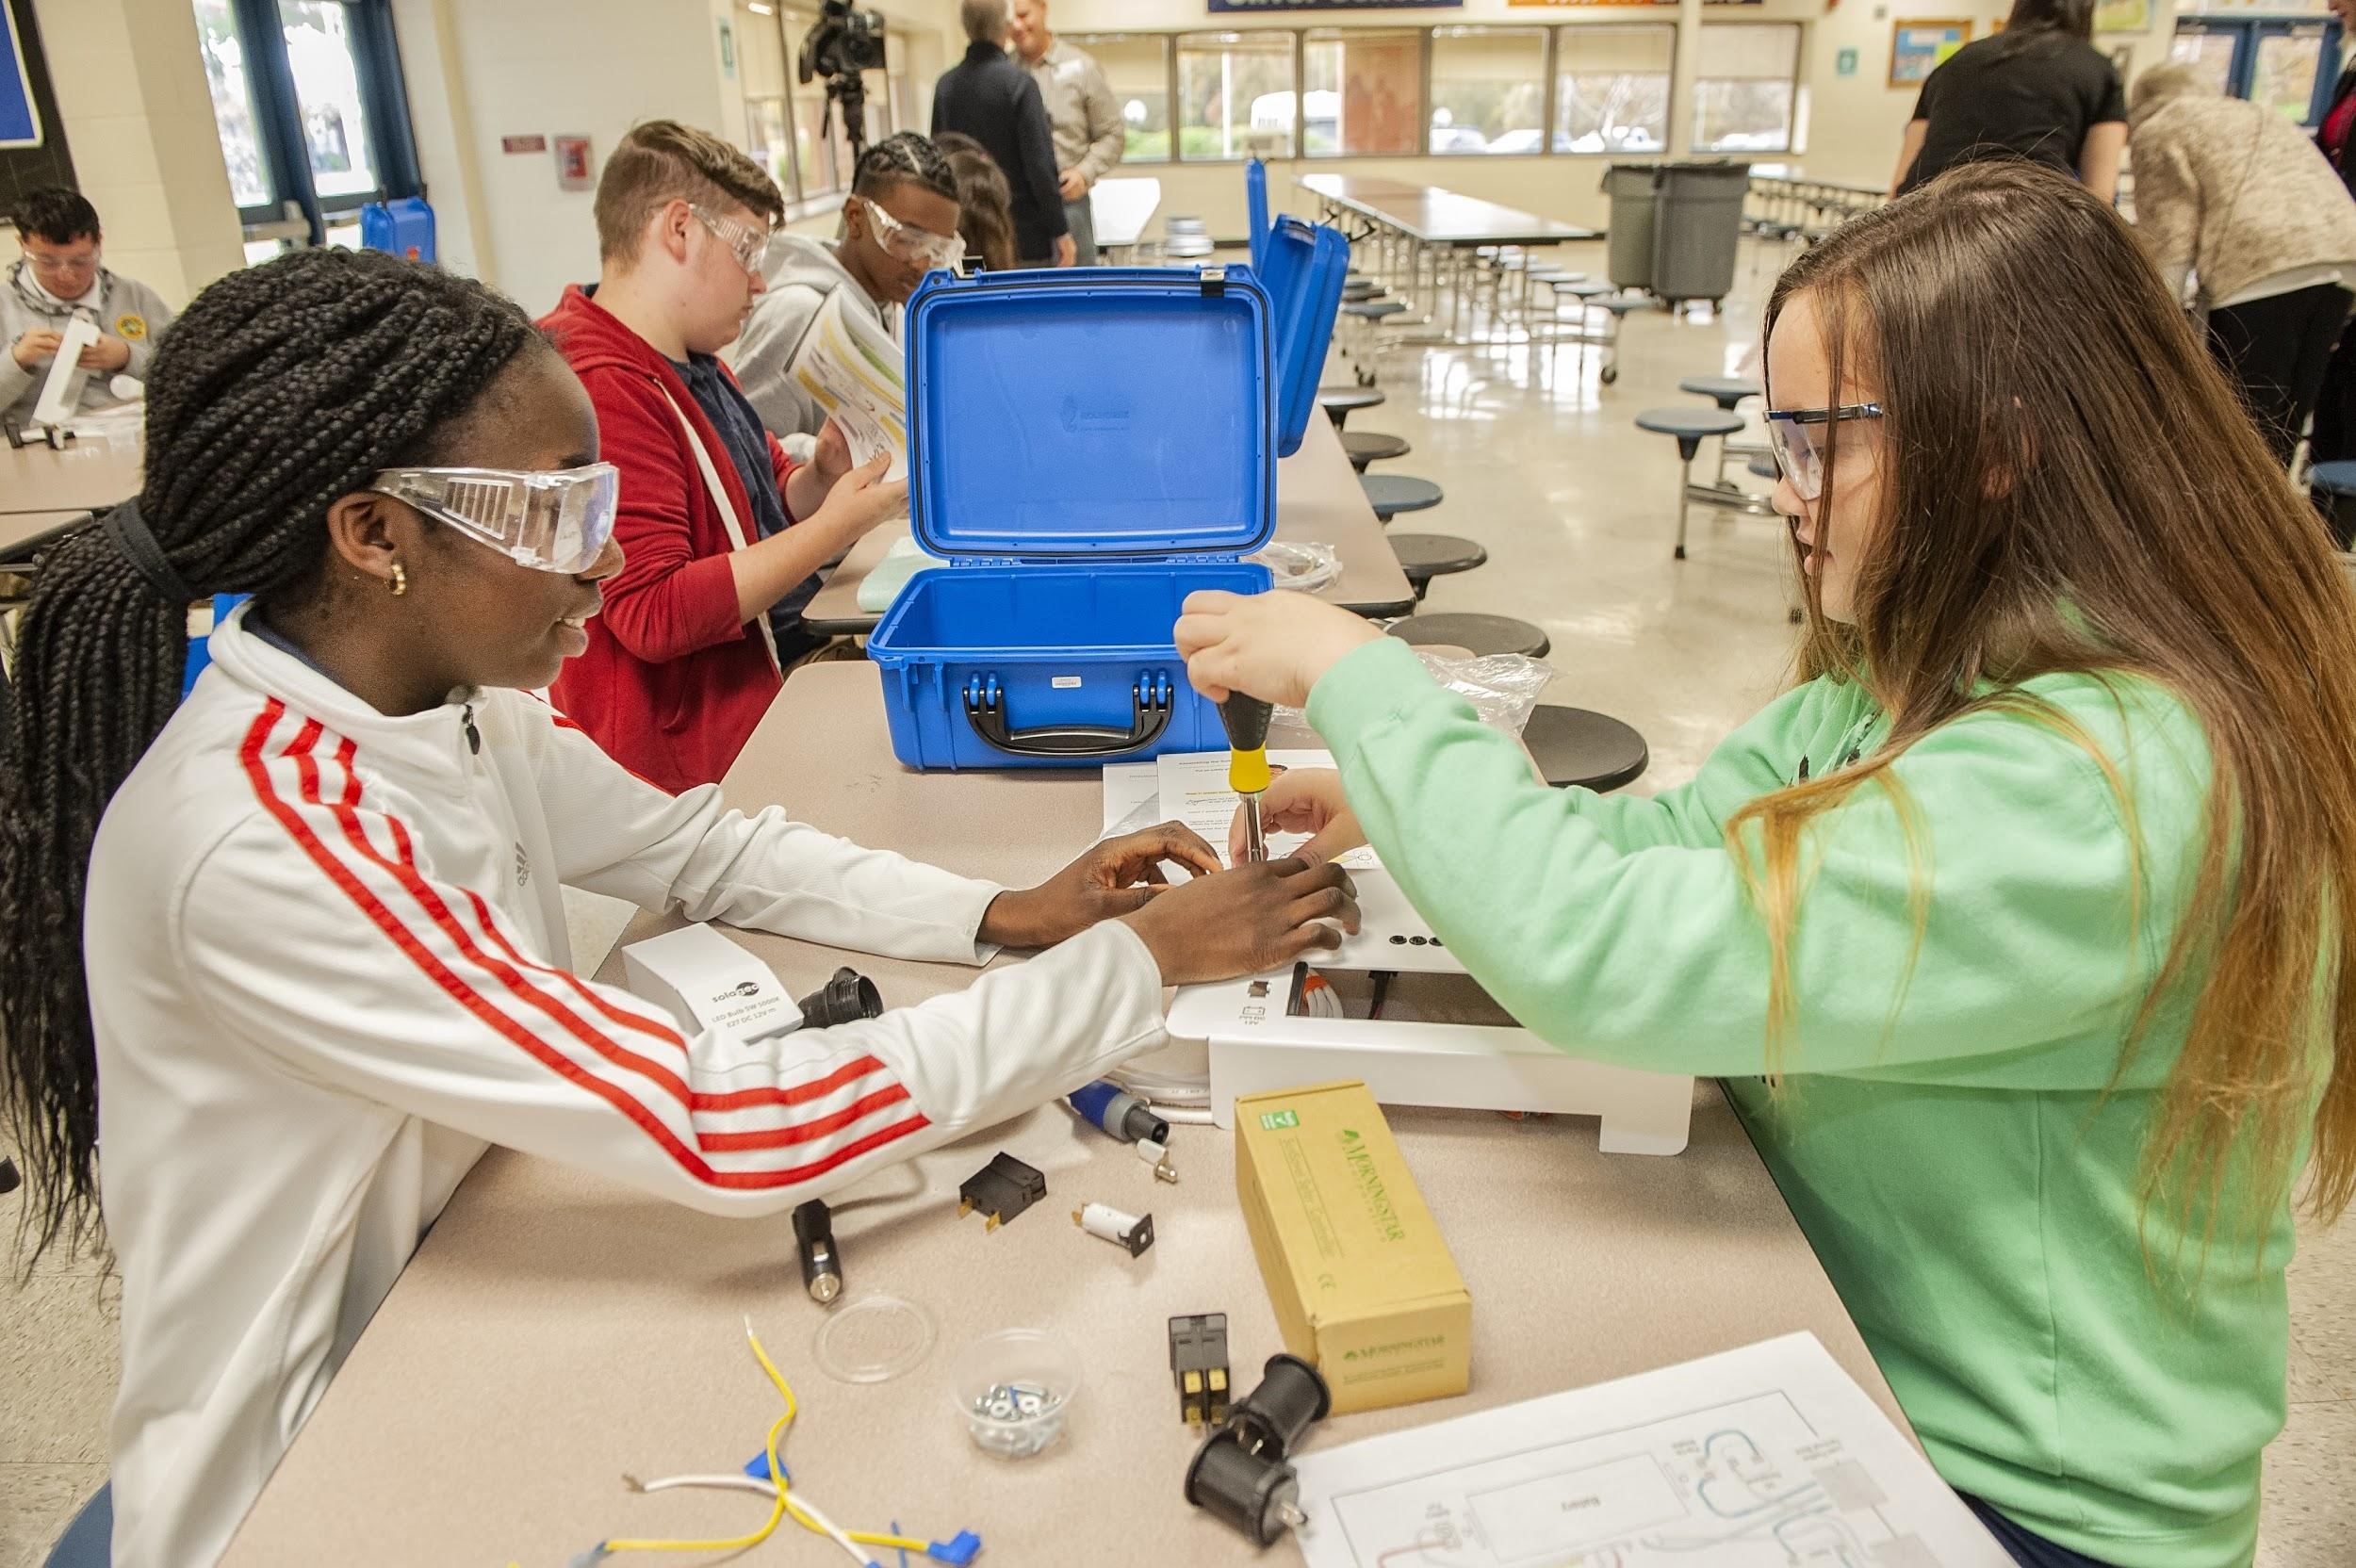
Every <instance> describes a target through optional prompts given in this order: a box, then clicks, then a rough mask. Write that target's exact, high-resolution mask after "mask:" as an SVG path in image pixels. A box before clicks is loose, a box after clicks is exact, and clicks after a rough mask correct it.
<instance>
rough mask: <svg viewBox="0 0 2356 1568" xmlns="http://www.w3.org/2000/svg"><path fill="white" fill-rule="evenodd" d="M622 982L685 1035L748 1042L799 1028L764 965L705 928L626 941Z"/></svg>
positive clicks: (793, 1008) (795, 1009)
mask: <svg viewBox="0 0 2356 1568" xmlns="http://www.w3.org/2000/svg"><path fill="white" fill-rule="evenodd" d="M622 978H623V983H624V984H625V985H627V986H628V987H629V988H630V991H631V992H632V993H633V994H634V995H638V996H643V997H645V998H646V1000H647V1001H649V1002H652V1003H656V1004H658V1005H662V1006H663V1007H666V1008H668V1009H669V1010H670V1012H671V1016H672V1017H674V1018H676V1019H678V1020H679V1024H680V1027H682V1028H684V1029H687V1030H688V1031H690V1032H691V1033H693V1032H698V1031H701V1030H704V1029H718V1030H721V1031H724V1032H725V1033H727V1034H729V1035H732V1036H734V1037H736V1038H737V1039H738V1040H740V1041H746V1042H749V1041H752V1040H757V1039H765V1038H767V1037H770V1036H772V1035H783V1034H787V1033H789V1032H791V1031H793V1030H795V1029H798V1028H800V1027H801V1026H802V1010H801V1008H800V1007H799V1006H797V1005H795V1004H794V999H793V998H792V997H790V996H788V995H786V994H785V988H784V987H783V986H782V985H780V984H779V983H778V981H777V976H776V975H775V974H774V973H772V972H770V969H769V966H768V965H767V964H764V963H762V962H761V960H760V959H759V958H756V957H754V956H752V954H750V953H749V952H747V951H745V950H744V948H743V947H740V946H739V945H737V944H736V943H735V942H732V941H730V940H729V939H728V938H727V937H725V936H723V935H722V934H721V933H719V932H717V931H715V930H713V929H712V927H711V926H709V925H687V926H681V927H680V928H679V930H677V931H666V932H664V933H663V935H662V936H660V937H648V938H647V939H646V940H645V941H641V942H631V943H630V945H629V946H628V947H625V948H623V949H622Z"/></svg>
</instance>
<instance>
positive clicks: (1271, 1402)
mask: <svg viewBox="0 0 2356 1568" xmlns="http://www.w3.org/2000/svg"><path fill="white" fill-rule="evenodd" d="M1332 1410H1333V1392H1332V1391H1331V1390H1330V1389H1328V1388H1327V1387H1326V1386H1325V1379H1324V1377H1323V1376H1322V1375H1321V1374H1320V1373H1319V1372H1318V1371H1317V1368H1316V1367H1314V1366H1312V1365H1310V1364H1308V1363H1307V1362H1305V1361H1303V1360H1301V1358H1300V1357H1299V1356H1295V1355H1287V1354H1284V1353H1283V1352H1279V1353H1278V1354H1276V1355H1273V1356H1270V1357H1268V1364H1267V1365H1266V1366H1264V1367H1262V1368H1261V1369H1260V1386H1259V1387H1257V1388H1255V1389H1253V1390H1252V1396H1251V1397H1250V1398H1247V1399H1245V1400H1243V1401H1241V1402H1240V1403H1238V1404H1236V1405H1235V1407H1233V1408H1232V1409H1231V1410H1229V1411H1228V1413H1227V1429H1228V1430H1229V1431H1230V1432H1233V1433H1234V1434H1235V1441H1236V1443H1237V1444H1239V1445H1240V1446H1242V1448H1243V1450H1244V1451H1245V1452H1246V1453H1249V1454H1252V1455H1255V1456H1257V1457H1259V1458H1262V1459H1270V1460H1279V1461H1281V1460H1284V1459H1286V1458H1288V1457H1290V1455H1291V1453H1292V1451H1293V1447H1294V1446H1295V1445H1296V1444H1298V1443H1299V1442H1300V1441H1301V1433H1303V1432H1305V1431H1307V1430H1308V1429H1310V1428H1311V1427H1313V1426H1315V1425H1316V1424H1317V1423H1318V1422H1319V1421H1322V1420H1324V1419H1325V1417H1326V1415H1327V1413H1329V1412H1331V1411H1332Z"/></svg>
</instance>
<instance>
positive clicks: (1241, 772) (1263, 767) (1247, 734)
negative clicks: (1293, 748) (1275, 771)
mask: <svg viewBox="0 0 2356 1568" xmlns="http://www.w3.org/2000/svg"><path fill="white" fill-rule="evenodd" d="M1272 713H1273V710H1272V709H1271V708H1270V707H1269V705H1268V704H1267V703H1265V702H1262V701H1261V700H1260V699H1259V698H1258V697H1248V696H1246V695H1244V694H1242V693H1241V692H1230V693H1229V694H1227V700H1226V701H1225V702H1222V703H1220V704H1219V723H1220V724H1221V725H1222V726H1223V727H1225V728H1226V730H1227V744H1228V746H1229V748H1230V751H1229V756H1228V760H1227V787H1228V788H1229V789H1231V790H1233V791H1235V793H1236V795H1237V796H1238V797H1239V798H1240V799H1241V800H1242V802H1243V821H1244V858H1245V859H1247V860H1265V859H1267V858H1268V834H1267V832H1266V830H1265V829H1264V828H1263V827H1262V825H1261V823H1260V796H1261V795H1262V794H1263V793H1264V792H1266V791H1267V789H1268V778H1269V775H1268V719H1269V717H1270V716H1271V714H1272Z"/></svg>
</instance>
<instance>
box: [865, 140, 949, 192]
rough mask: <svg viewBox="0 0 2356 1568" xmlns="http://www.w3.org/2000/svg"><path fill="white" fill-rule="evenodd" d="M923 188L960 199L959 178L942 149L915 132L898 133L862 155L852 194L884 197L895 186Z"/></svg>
mask: <svg viewBox="0 0 2356 1568" xmlns="http://www.w3.org/2000/svg"><path fill="white" fill-rule="evenodd" d="M901 184H908V185H921V186H923V187H924V188H925V189H927V190H930V191H932V192H933V193H934V194H935V195H939V196H946V197H948V198H949V200H951V201H953V202H954V201H956V200H957V172H956V171H954V170H952V169H951V168H950V167H949V160H948V159H947V158H945V157H943V156H942V155H941V149H940V148H938V147H936V146H934V145H933V144H932V143H931V142H930V141H927V140H925V139H924V138H923V137H921V136H918V135H917V134H916V133H915V132H914V131H895V132H893V133H892V135H890V136H888V137H886V138H884V139H882V140H881V141H878V142H876V143H875V144H874V145H873V146H871V147H869V148H868V149H867V151H865V152H864V153H861V154H860V155H859V169H858V171H857V172H855V173H854V174H853V175H852V176H851V194H852V195H854V196H880V195H882V194H883V193H884V192H885V191H887V190H889V189H891V188H892V187H893V186H895V185H901Z"/></svg>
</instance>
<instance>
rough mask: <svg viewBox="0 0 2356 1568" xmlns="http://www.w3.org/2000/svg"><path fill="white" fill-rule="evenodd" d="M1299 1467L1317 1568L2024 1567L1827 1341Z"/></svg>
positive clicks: (1309, 1457) (1791, 1340)
mask: <svg viewBox="0 0 2356 1568" xmlns="http://www.w3.org/2000/svg"><path fill="white" fill-rule="evenodd" d="M1295 1465H1296V1467H1297V1468H1298V1470H1299V1472H1300V1476H1301V1509H1302V1511H1304V1512H1306V1513H1307V1514H1308V1516H1309V1525H1308V1527H1307V1528H1306V1529H1305V1530H1302V1531H1301V1532H1300V1533H1299V1534H1298V1535H1297V1536H1296V1537H1295V1539H1296V1540H1297V1541H1298V1542H1299V1544H1300V1546H1301V1557H1302V1558H1303V1559H1304V1560H1305V1561H1306V1562H1307V1564H1308V1568H1542V1565H1543V1568H1569V1565H1572V1564H1578V1565H1580V1568H1792V1565H1793V1564H1817V1563H1822V1564H1826V1565H1835V1564H1841V1565H1847V1568H2012V1558H2011V1557H2010V1555H2008V1554H2007V1553H2006V1552H2005V1551H2004V1548H2003V1547H2002V1546H1999V1545H1998V1544H1996V1542H1995V1540H1994V1538H1992V1537H1991V1536H1989V1535H1988V1532H1987V1531H1986V1530H1985V1529H1983V1528H1981V1527H1980V1524H1979V1521H1977V1520H1976V1519H1974V1518H1972V1513H1971V1511H1970V1510H1968V1509H1966V1508H1965V1507H1964V1506H1963V1504H1962V1502H1961V1501H1960V1500H1958V1499H1957V1497H1956V1496H1955V1493H1954V1492H1953V1491H1952V1490H1950V1489H1949V1487H1948V1486H1947V1483H1946V1482H1944V1481H1942V1480H1940V1479H1939V1474H1938V1472H1936V1471H1935V1470H1933V1469H1932V1468H1931V1466H1930V1462H1929V1461H1927V1460H1925V1459H1924V1458H1923V1457H1922V1454H1921V1453H1919V1452H1917V1451H1916V1450H1915V1448H1914V1447H1913V1446H1911V1445H1910V1444H1908V1443H1907V1442H1906V1438H1905V1437H1904V1436H1903V1435H1901V1434H1900V1432H1899V1430H1898V1429H1897V1428H1896V1427H1895V1426H1893V1425H1892V1424H1891V1423H1890V1418H1889V1417H1888V1416H1886V1415H1884V1414H1883V1413H1882V1412H1881V1410H1880V1408H1879V1407H1878V1406H1876V1405H1875V1404H1874V1403H1873V1400H1872V1399H1871V1398H1869V1397H1867V1396H1866V1393H1865V1391H1864V1390H1863V1389H1861V1388H1859V1387H1858V1386H1857V1382H1856V1381H1855V1380H1853V1379H1851V1378H1850V1377H1849V1375H1848V1374H1847V1373H1845V1372H1843V1371H1841V1366H1840V1364H1839V1363H1837V1362H1835V1361H1834V1360H1833V1359H1832V1357H1831V1355H1830V1354H1828V1353H1827V1352H1826V1351H1825V1349H1824V1346H1823V1345H1821V1344H1820V1343H1818V1341H1817V1339H1816V1336H1815V1335H1813V1334H1808V1333H1796V1334H1786V1335H1784V1336H1783V1337H1781V1338H1780V1339H1770V1340H1762V1341H1761V1342H1759V1344H1757V1345H1750V1346H1745V1347H1744V1348H1742V1349H1740V1350H1728V1351H1726V1352H1725V1353H1723V1354H1721V1355H1715V1356H1705V1357H1703V1358H1702V1359H1701V1360H1699V1361H1689V1362H1686V1363H1683V1364H1680V1365H1677V1366H1664V1367H1662V1368H1661V1369H1660V1370H1659V1371H1655V1372H1644V1373H1640V1374H1638V1375H1637V1376H1635V1377H1632V1378H1622V1379H1619V1380H1617V1381H1614V1382H1608V1383H1597V1384H1596V1385H1595V1386H1594V1387H1592V1388H1581V1389H1574V1390H1571V1391H1570V1392H1568V1393H1563V1394H1550V1395H1547V1396H1546V1397H1544V1398H1538V1399H1530V1400H1527V1401H1525V1402H1523V1403H1521V1404H1517V1405H1507V1406H1505V1407H1503V1408H1502V1409H1498V1410H1491V1411H1483V1412H1481V1413H1479V1414H1475V1415H1464V1416H1459V1417H1457V1418H1456V1419H1455V1420H1452V1421H1441V1422H1437V1423H1434V1424H1433V1425H1432V1426H1429V1427H1420V1428H1416V1429H1412V1430H1408V1431H1402V1432H1393V1433H1391V1434H1390V1435H1388V1436H1386V1437H1376V1438H1368V1439H1366V1441H1365V1442H1362V1443H1352V1444H1350V1445H1348V1446H1344V1447H1340V1448H1335V1449H1333V1450H1331V1451H1326V1452H1317V1451H1312V1452H1310V1453H1306V1454H1302V1455H1300V1456H1298V1457H1297V1458H1296V1460H1295Z"/></svg>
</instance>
